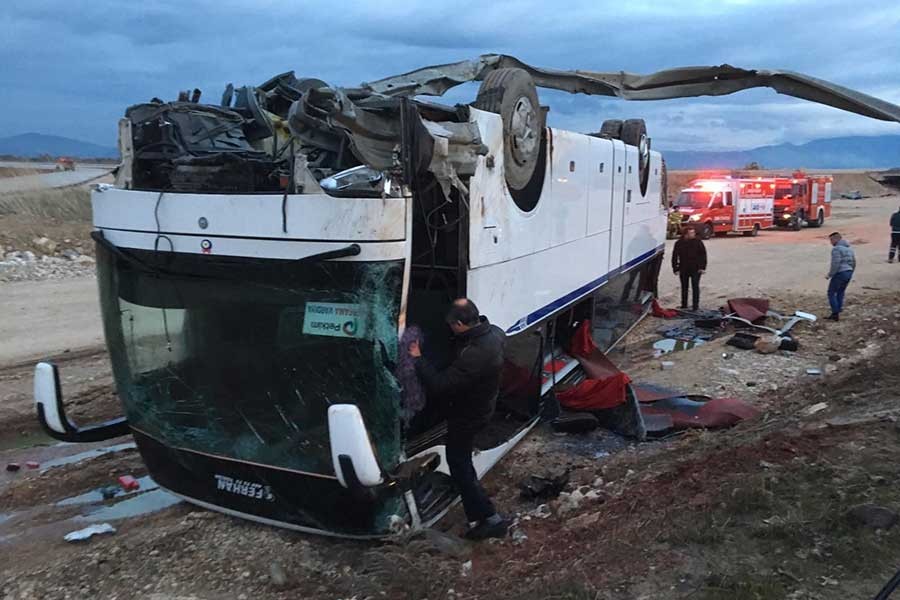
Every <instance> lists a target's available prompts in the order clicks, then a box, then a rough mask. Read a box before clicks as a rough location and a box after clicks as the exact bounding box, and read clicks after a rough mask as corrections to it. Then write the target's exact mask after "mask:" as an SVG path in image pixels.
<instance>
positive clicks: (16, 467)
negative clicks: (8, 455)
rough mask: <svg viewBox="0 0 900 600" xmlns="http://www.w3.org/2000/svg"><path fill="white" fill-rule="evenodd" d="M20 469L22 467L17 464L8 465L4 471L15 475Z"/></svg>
mask: <svg viewBox="0 0 900 600" xmlns="http://www.w3.org/2000/svg"><path fill="white" fill-rule="evenodd" d="M21 468H22V465H20V464H19V463H9V464H8V465H6V470H7V471H9V472H10V473H15V472H16V471H18V470H19V469H21Z"/></svg>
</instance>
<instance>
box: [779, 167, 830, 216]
mask: <svg viewBox="0 0 900 600" xmlns="http://www.w3.org/2000/svg"><path fill="white" fill-rule="evenodd" d="M832 182H833V178H832V177H831V175H807V174H806V173H804V172H803V171H794V173H793V174H791V175H790V176H787V175H784V176H776V178H775V206H774V217H775V225H776V226H778V227H790V228H791V229H793V230H794V231H800V228H801V227H803V223H804V222H805V223H806V224H807V225H808V226H809V227H821V226H822V224H823V223H825V219H826V218H827V217H830V216H831V186H832Z"/></svg>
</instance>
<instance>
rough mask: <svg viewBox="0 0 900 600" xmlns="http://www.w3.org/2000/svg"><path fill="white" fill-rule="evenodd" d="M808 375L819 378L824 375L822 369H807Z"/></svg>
mask: <svg viewBox="0 0 900 600" xmlns="http://www.w3.org/2000/svg"><path fill="white" fill-rule="evenodd" d="M806 374H807V375H812V376H814V377H818V376H820V375H821V374H822V369H820V368H818V367H809V368H808V369H806Z"/></svg>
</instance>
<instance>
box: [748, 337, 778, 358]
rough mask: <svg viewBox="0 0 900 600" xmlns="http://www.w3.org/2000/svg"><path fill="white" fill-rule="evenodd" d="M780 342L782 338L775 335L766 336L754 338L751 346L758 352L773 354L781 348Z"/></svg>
mask: <svg viewBox="0 0 900 600" xmlns="http://www.w3.org/2000/svg"><path fill="white" fill-rule="evenodd" d="M781 342H782V338H781V337H779V336H777V335H773V336H767V337H763V338H759V339H758V340H756V342H755V343H754V344H753V347H754V348H755V349H756V351H757V352H759V353H760V354H775V353H776V352H778V350H779V349H780V348H781Z"/></svg>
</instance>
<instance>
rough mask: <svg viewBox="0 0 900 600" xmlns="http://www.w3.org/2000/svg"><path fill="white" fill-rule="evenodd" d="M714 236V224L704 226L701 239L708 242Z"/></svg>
mask: <svg viewBox="0 0 900 600" xmlns="http://www.w3.org/2000/svg"><path fill="white" fill-rule="evenodd" d="M712 236H713V226H712V223H707V224H706V225H704V226H703V229H701V230H700V239H702V240H708V239H709V238H711V237H712Z"/></svg>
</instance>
